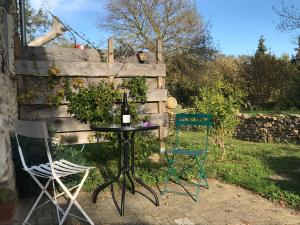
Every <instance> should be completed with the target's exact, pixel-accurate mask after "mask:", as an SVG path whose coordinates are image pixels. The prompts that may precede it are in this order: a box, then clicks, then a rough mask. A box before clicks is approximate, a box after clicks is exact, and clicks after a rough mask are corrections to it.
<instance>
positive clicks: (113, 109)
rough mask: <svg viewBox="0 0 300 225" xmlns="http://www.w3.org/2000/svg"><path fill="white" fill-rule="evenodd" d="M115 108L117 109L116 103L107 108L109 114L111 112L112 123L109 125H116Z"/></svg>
mask: <svg viewBox="0 0 300 225" xmlns="http://www.w3.org/2000/svg"><path fill="white" fill-rule="evenodd" d="M117 109H118V106H117V105H116V104H113V105H112V107H111V109H110V110H109V114H111V115H112V116H113V124H112V125H111V127H117V125H116V114H117Z"/></svg>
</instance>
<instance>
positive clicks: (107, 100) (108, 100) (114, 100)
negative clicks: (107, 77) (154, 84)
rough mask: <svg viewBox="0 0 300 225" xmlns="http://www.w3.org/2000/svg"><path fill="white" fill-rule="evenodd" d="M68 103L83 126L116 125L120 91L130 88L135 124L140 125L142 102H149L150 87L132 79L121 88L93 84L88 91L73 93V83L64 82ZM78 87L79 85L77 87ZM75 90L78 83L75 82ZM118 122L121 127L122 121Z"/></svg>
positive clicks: (143, 79)
mask: <svg viewBox="0 0 300 225" xmlns="http://www.w3.org/2000/svg"><path fill="white" fill-rule="evenodd" d="M64 84H65V85H64V90H65V96H66V99H67V100H68V101H69V104H68V113H70V114H71V115H73V116H74V117H75V118H76V119H78V120H80V121H82V122H85V123H86V122H89V123H91V124H109V123H111V122H112V121H113V115H112V114H111V113H110V111H111V109H112V107H113V105H117V112H116V114H117V115H119V114H120V105H121V101H122V93H121V91H120V88H127V89H128V90H129V93H130V97H131V99H132V101H130V102H129V104H130V110H131V115H132V117H133V122H138V121H139V120H141V117H140V116H138V103H137V102H138V101H141V102H145V101H146V98H147V97H146V93H147V86H146V81H145V78H143V77H142V78H139V79H136V78H131V79H129V80H127V81H125V82H123V83H122V84H121V85H119V86H117V87H116V86H115V85H114V83H107V82H104V81H102V82H100V83H98V84H91V85H89V86H88V87H86V88H83V87H80V88H79V89H78V90H77V91H76V92H74V91H72V89H71V83H70V79H68V78H66V80H65V82H64ZM75 84H76V85H77V83H75ZM73 87H74V82H73ZM115 120H116V121H115V122H116V123H120V118H119V117H118V116H116V117H115Z"/></svg>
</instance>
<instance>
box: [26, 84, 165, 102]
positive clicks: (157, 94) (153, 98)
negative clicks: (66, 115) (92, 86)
mask: <svg viewBox="0 0 300 225" xmlns="http://www.w3.org/2000/svg"><path fill="white" fill-rule="evenodd" d="M27 88H28V89H29V90H30V89H34V88H35V89H34V90H36V92H38V93H39V95H38V96H37V97H36V98H35V99H32V100H31V102H30V103H25V104H22V105H48V106H49V104H48V100H47V96H48V94H49V93H51V90H48V89H44V90H40V89H38V87H34V86H33V87H27ZM166 100H167V89H161V90H158V89H150V90H148V93H147V102H160V101H164V102H165V101H166ZM61 104H62V105H64V104H68V101H66V100H63V101H62V102H61Z"/></svg>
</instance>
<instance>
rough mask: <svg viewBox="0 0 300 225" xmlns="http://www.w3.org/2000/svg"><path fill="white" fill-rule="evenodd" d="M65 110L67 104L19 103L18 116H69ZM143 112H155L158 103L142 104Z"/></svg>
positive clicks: (36, 117) (35, 118) (31, 117)
mask: <svg viewBox="0 0 300 225" xmlns="http://www.w3.org/2000/svg"><path fill="white" fill-rule="evenodd" d="M67 110H68V106H67V105H60V106H58V107H56V106H47V105H20V107H19V114H20V117H21V118H22V119H24V120H38V119H49V118H66V117H71V115H70V114H69V113H68V111H67ZM144 113H145V114H157V113H158V103H157V102H151V103H146V104H144Z"/></svg>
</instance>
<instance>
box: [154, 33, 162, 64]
mask: <svg viewBox="0 0 300 225" xmlns="http://www.w3.org/2000/svg"><path fill="white" fill-rule="evenodd" d="M162 51H163V44H162V39H160V38H159V39H157V53H156V59H157V63H163V55H162Z"/></svg>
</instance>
